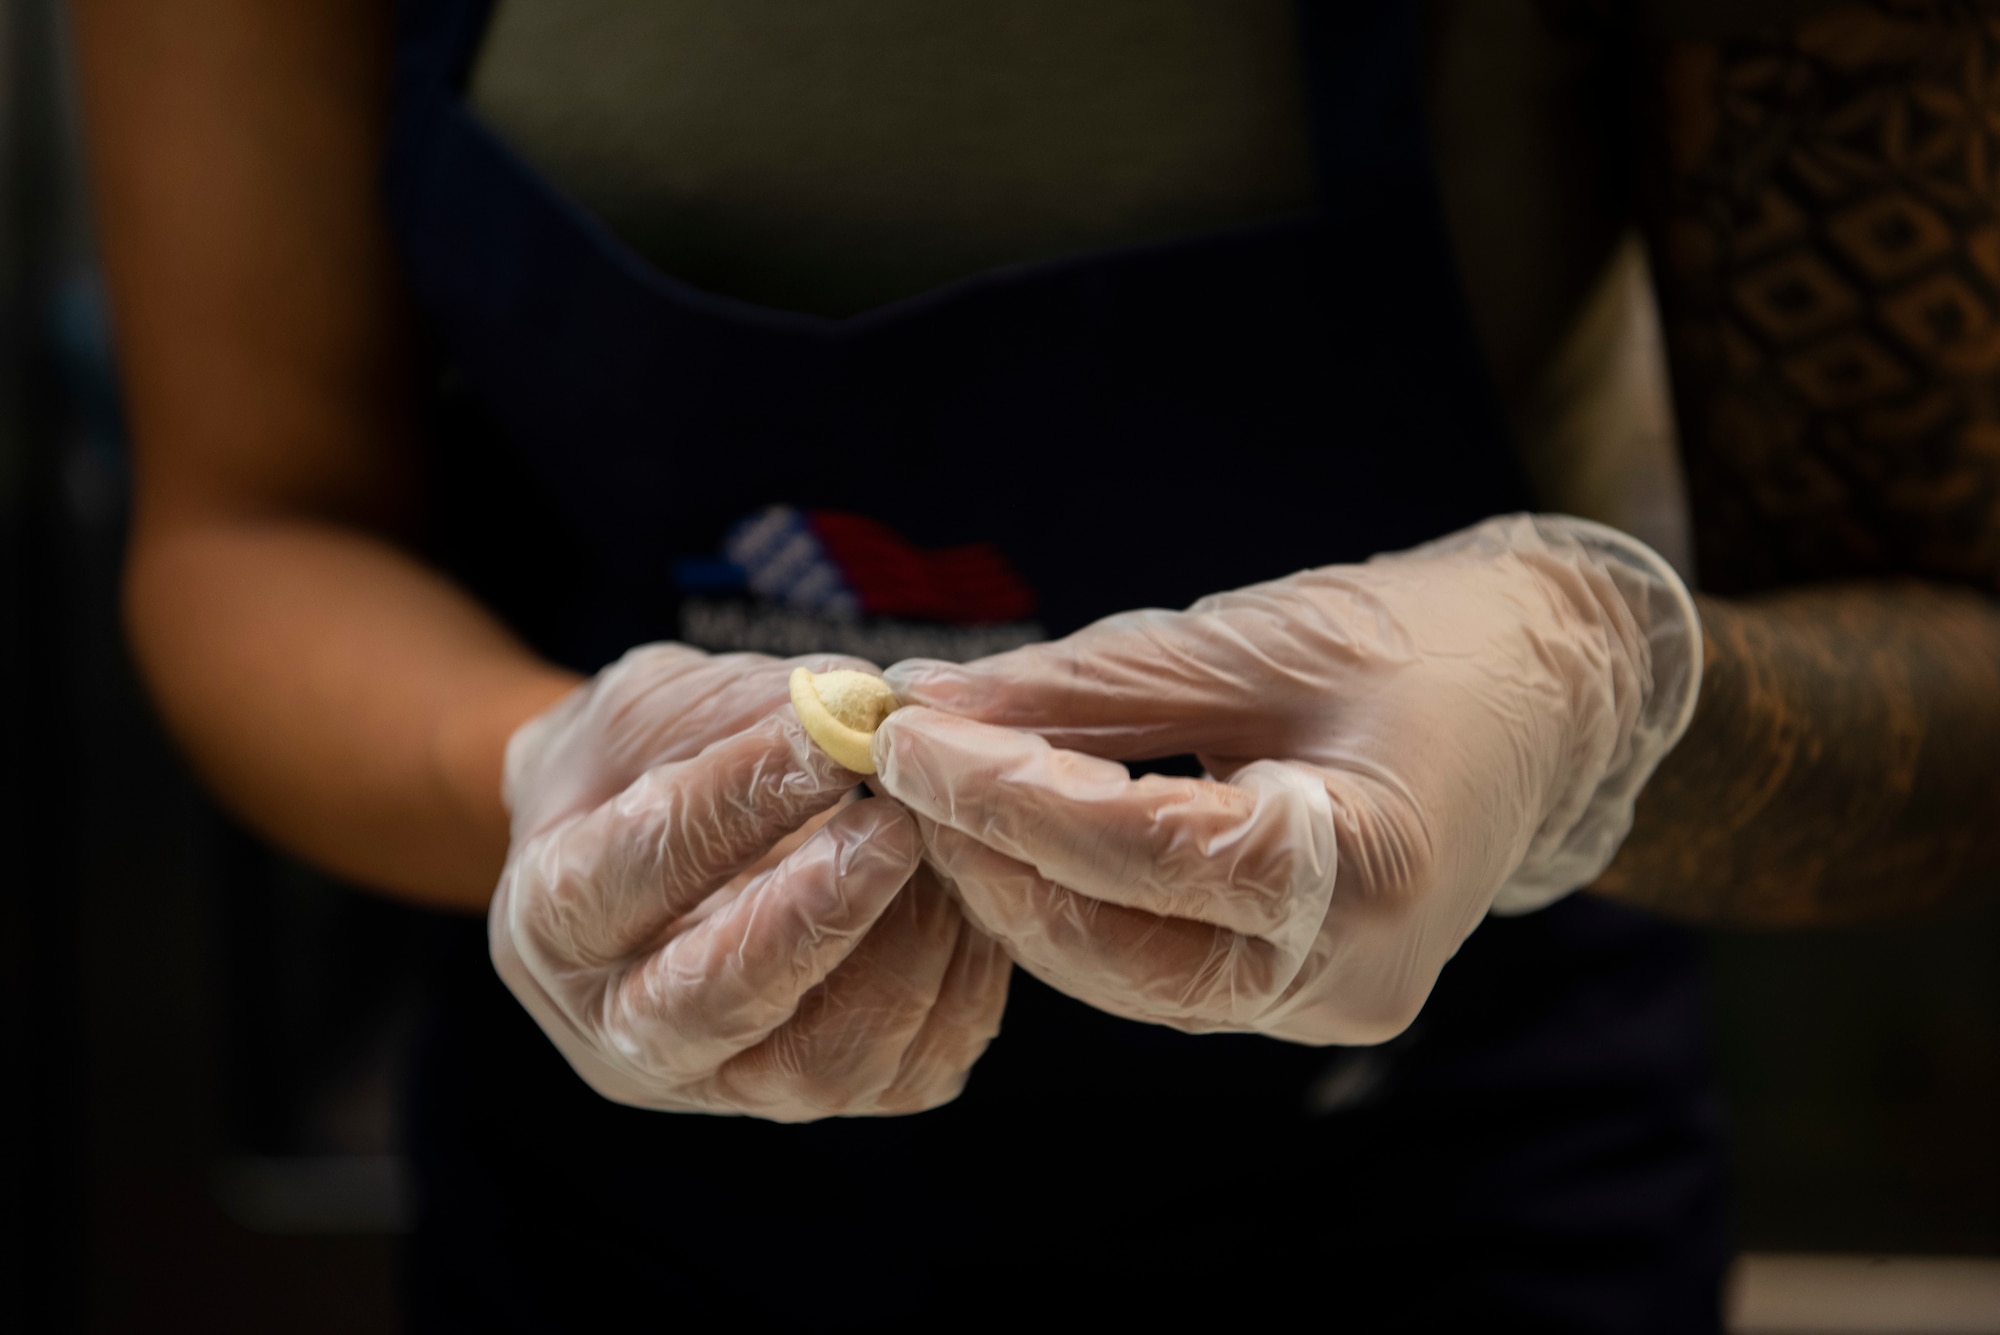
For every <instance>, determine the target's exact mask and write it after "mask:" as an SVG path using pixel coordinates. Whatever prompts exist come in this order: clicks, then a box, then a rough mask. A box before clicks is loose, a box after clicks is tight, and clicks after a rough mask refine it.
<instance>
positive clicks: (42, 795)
mask: <svg viewBox="0 0 2000 1335" xmlns="http://www.w3.org/2000/svg"><path fill="white" fill-rule="evenodd" d="M65 68H66V67H65V64H64V62H63V59H62V35H61V32H60V22H59V14H58V9H57V6H56V5H55V4H54V3H53V0H0V1145H4V1147H5V1148H4V1159H3V1160H0V1164H4V1166H3V1167H0V1183H3V1184H4V1185H0V1329H4V1330H22V1331H61V1330H84V1329H88V1330H92V1331H156V1330H169V1331H177V1330H201V1331H209V1332H217V1333H218V1335H221V1333H224V1332H233V1331H266V1330H279V1329H282V1330H286V1331H295V1332H311V1331H320V1330H325V1331H342V1332H348V1331H366V1330H382V1329H388V1328H391V1327H392V1326H393V1315H392V1310H391V1309H392V1304H393V1284H394V1266H395V1253H396V1239H397V1236H398V1234H399V1231H400V1230H401V1229H402V1227H404V1225H405V1223H406V1222H407V1213H408V1202H407V1196H406V1190H405V1185H404V1182H403V1178H402V1175H401V1167H400V1162H399V1160H398V1157H397V1153H396V1146H397V1136H396V1128H395V1124H394V1106H395V1098H394V1084H395V1081H396V1072H397V1069H398V1065H399V1062H400V1060H401V1053H402V1051H403V1046H404V1044H405V1042H406V1039H407V1037H408V1033H407V1031H408V1027H409V1023H410V1016H411V1014H412V1011H413V1007H414V1004H415V999H416V996H417V993H416V987H417V983H416V979H415V971H414V968H413V955H414V950H415V940H416V937H417V935H418V933H419V932H420V931H421V929H422V918H421V915H420V914H417V913H415V912H413V911H411V910H407V909H403V908H399V907H396V906H394V905H391V904H388V903H386V902H384V901H381V900H378V899H373V898H370V897H367V896H363V895H359V894H354V893H351V892H349V891H346V890H344V889H342V888H340V887H338V886H335V885H332V884H330V883H329V882H327V881H326V880H324V879H323V878H321V877H319V876H317V875H316V874H314V873H312V872H310V871H308V870H306V869H304V868H302V867H299V866H297V865H296V864H294V863H292V862H290V861H289V860H287V859H285V858H283V857H280V856H278V855H275V854H273V853H271V852H270V851H269V850H267V849H265V848H264V847H263V846H261V845H260V844H259V843H258V842H257V841H256V840H255V839H254V838H252V837H250V836H248V835H247V834H245V833H244V832H242V831H241V830H239V829H237V828H236V827H235V826H233V825H232V824H231V823H230V822H229V821H228V820H227V819H226V818H224V817H223V816H221V815H220V814H219V813H218V812H217V811H216V810H215V809H214V808H213V807H212V806H210V805H209V804H208V803H207V802H206V801H205V800H204V799H203V798H202V796H201V795H200V794H199V792H198V791H197V790H196V789H195V788H194V787H193V786H192V784H191V782H190V780H189V778H188V776H187V774H186V772H185V771H184V769H183V768H182V766H181V765H180V764H179V762H178V761H177V760H176V758H175V757H174V755H173V752H172V750H171V748H170V746H169V744H168V743H167V741H166V740H165V738H164V737H163V736H162V735H161V732H160V729H159V726H158V724H157V723H156V722H155V720H154V719H153V718H152V716H151V714H150V712H149V710H148V708H147V706H146V704H145V702H144V701H143V699H142V698H141V695H140V693H139V691H138V689H137V686H136V683H135V681H134V678H133V674H132V669H131V665H130V663H129V662H128V660H127V657H126V654H125V652H124V649H123V647H122V644H121V640H120V634H119V627H118V619H117V572H118V562H119V557H120V543H121V537H122V532H123V527H124V520H125V504H126V493H127V471H126V465H125V459H124V449H123V440H122V433H121V430H120V427H119V423H118V418H117V407H116V396H115V393H114V392H113V387H112V380H111V370H110V358H109V341H108V330H107V328H106V325H105V322H104V312H103V306H102V301H101V293H100V289H99V286H98V282H97V279H96V276H95V272H94V270H93V268H92V265H91V261H90V243H89V236H88V228H87V223H86V219H85V212H84V210H83V208H82V207H81V205H80V190H79V188H78V181H77V162H76V152H75V140H74V129H73V125H72V120H71V116H70V112H69V110H68V108H69V107H70V105H71V97H70V93H69V90H68V88H67V84H66V80H67V74H66V72H65ZM1710 956H1711V960H1712V965H1713V974H1714V982H1715V987H1714V1005H1715V1034H1716V1038H1717V1050H1718V1056H1719V1060H1720V1062H1721V1065H1722V1072H1723V1075H1724V1078H1725V1082H1726V1084H1727V1087H1728V1091H1729V1098H1730V1109H1731V1116H1732V1120H1733V1123H1734V1129H1735V1139H1736V1182H1737V1192H1738V1214H1739V1221H1740V1223H1739V1234H1740V1238H1741V1241H1742V1243H1743V1244H1744V1246H1745V1247H1746V1249H1751V1250H1766V1251H1769V1250H1776V1251H1835V1252H1882V1253H1912V1254H1980V1255H2000V1137H1996V1136H1995V1134H1994V1128H1996V1127H2000V907H1991V908H1985V909H1981V910H1976V911H1966V912H1960V913H1957V914H1953V915H1949V916H1945V917H1940V918H1935V919H1932V920H1929V921H1924V922H1918V923H1911V924H1906V925H1899V926H1894V927H1889V928H1877V929H1870V930H1867V931H1845V932H1813V933H1799V934H1793V935H1784V936H1780V935H1749V934H1742V935H1737V934H1730V935H1716V936H1714V937H1712V938H1711V950H1710Z"/></svg>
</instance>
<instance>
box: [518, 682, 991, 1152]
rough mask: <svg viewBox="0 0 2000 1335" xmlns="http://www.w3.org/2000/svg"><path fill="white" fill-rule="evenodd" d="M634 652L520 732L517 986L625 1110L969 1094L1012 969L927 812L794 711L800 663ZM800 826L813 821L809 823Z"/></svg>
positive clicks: (876, 1110)
mask: <svg viewBox="0 0 2000 1335" xmlns="http://www.w3.org/2000/svg"><path fill="white" fill-rule="evenodd" d="M801 663H803V664H804V665H806V666H808V667H811V668H813V669H814V670H815V671H826V670H829V669H831V668H836V667H866V666H867V665H866V664H857V663H855V662H853V661H852V660H844V659H837V658H832V657H825V656H822V657H819V658H811V659H795V660H791V661H789V662H779V661H777V660H775V659H771V658H765V657H762V656H760V655H753V654H731V655H722V656H713V657H712V656H709V655H707V654H703V653H700V652H699V651H697V650H693V649H689V648H686V647H683V646H680V645H654V646H649V647H647V648H643V649H636V650H634V651H632V652H631V653H629V654H627V655H626V656H625V657H624V658H623V659H621V660H619V661H618V662H617V663H616V664H613V665H612V666H611V667H609V668H606V669H605V670H604V671H603V672H602V673H600V674H599V675H598V676H597V677H596V678H595V679H593V680H592V681H590V682H588V683H586V684H584V685H583V686H581V687H579V688H578V689H577V690H576V691H574V692H573V693H571V694H570V695H569V696H568V697H566V698H565V699H563V700H562V701H561V702H559V703H558V704H557V705H556V706H555V707H554V708H552V709H551V710H549V711H548V712H547V713H545V714H543V715H541V716H540V717H538V718H536V719H533V720H531V721H530V722H528V723H527V724H525V725H523V726H522V727H521V728H520V729H519V731H517V732H516V733H515V735H514V737H513V739H512V740H511V741H510V743H509V745H508V748H507V771H506V799H507V804H508V810H509V811H510V813H511V814H512V818H513V847H512V849H511V850H510V852H509V854H508V858H507V866H506V870H505V871H504V872H503V873H502V875H501V879H500V887H499V889H498V891H497V892H496V893H495V895H494V898H493V905H492V910H491V912H490V914H489V917H488V937H489V942H490V945H491V949H492V955H493V963H494V966H495V968H497V969H498V971H499V973H500V977H501V978H502V979H503V980H505V982H506V984H507V986H508V987H509V988H510V989H511V990H512V991H513V993H514V995H515V996H516V997H517V998H518V999H519V1000H520V1002H521V1004H522V1005H523V1006H525V1007H526V1008H527V1009H528V1011H529V1013H530V1014H532V1015H533V1016H534V1017H535V1020H536V1022H537V1023H538V1024H540V1025H541V1027H542V1029H543V1030H544V1031H545V1032H546V1033H547V1034H548V1035H549V1037H550V1038H551V1039H552V1040H554V1042H555V1044H556V1046H557V1047H558V1048H560V1049H561V1050H562V1053H563V1055H564V1056H565V1057H567V1058H568V1059H569V1062H570V1064H571V1065H572V1066H573V1067H575V1068H576V1071H577V1073H578V1074H579V1075H581V1076H582V1077H583V1078H584V1079H585V1080H586V1081H588V1082H589V1084H590V1085H591V1087H592V1088H593V1089H595V1090H597V1092H598V1093H600V1094H603V1095H604V1096H605V1097H606V1098H610V1099H614V1100H616V1101H618V1102H620V1103H629V1104H635V1105H638V1106H641V1107H647V1108H662V1109H672V1110H676V1111H700V1112H724V1113H749V1114H753V1115H755V1116H759V1117H768V1118H771V1119H774V1120H778V1121H803V1120H807V1119H811V1118H816V1117H825V1116H831V1115H836V1114H849V1115H854V1114H891V1113H903V1112H915V1111H918V1110H920V1109H924V1108H930V1107H935V1106H936V1105H938V1104H941V1103H945V1102H948V1101H949V1100H950V1099H952V1098H953V1097H955V1096H956V1095H957V1093H958V1092H959V1090H960V1089H961V1088H962V1087H963V1086H964V1082H965V1076H966V1072H967V1071H968V1070H969V1069H970V1068H971V1066H972V1063H973V1062H974V1061H975V1060H977V1058H978V1057H979V1054H980V1053H981V1051H983V1050H984V1049H985V1047H986V1043H987V1041H988V1040H989V1039H991V1038H992V1036H993V1035H994V1033H995V1032H996V1031H997V1030H998V1028H999V1020H1000V1011H1001V1008H1002V1007H1003V1005H1004V1004H1005V1001H1006V995H1007V977H1008V972H1009V969H1010V968H1011V966H1010V965H1009V964H1008V962H1007V958H1006V956H1005V955H1004V954H1002V953H1001V952H1000V950H999V949H998V948H997V946H995V944H994V943H993V941H992V940H991V939H990V938H988V937H986V936H985V935H983V934H982V933H980V932H979V931H977V930H976V929H974V928H972V927H971V926H970V925H969V924H968V923H967V922H966V921H965V920H964V918H963V916H962V915H961V914H960V912H959V910H958V908H957V906H956V905H955V904H954V903H953V902H952V901H951V899H950V898H949V897H948V896H947V895H945V894H944V893H943V892H942V890H941V889H940V888H939V886H938V884H937V882H936V880H935V878H934V877H933V876H932V875H931V874H930V873H929V871H928V870H927V869H924V868H922V867H921V866H920V863H919V857H920V853H921V849H920V846H919V844H918V839H917V832H916V827H915V825H914V823H913V822H912V821H911V819H910V817H909V816H908V815H907V814H906V813H905V812H904V811H903V810H902V809H901V808H900V807H898V806H897V805H896V804H895V803H893V802H889V801H885V800H883V799H881V798H873V799H867V800H857V801H845V802H844V801H843V799H846V798H847V797H849V795H850V794H852V793H853V791H854V788H855V783H856V780H855V776H854V775H853V774H851V773H849V772H848V771H846V770H844V769H842V768H841V767H840V766H838V765H836V764H834V763H833V762H832V761H831V760H829V759H828V758H827V757H826V756H825V755H824V754H823V753H821V752H820V751H819V749H818V748H817V747H815V746H814V745H813V744H812V743H811V742H810V741H809V740H807V738H806V736H805V733H804V731H803V730H802V729H801V728H800V726H799V723H798V720H797V718H796V717H795V716H794V715H793V714H792V711H791V707H790V705H789V704H788V703H787V699H788V697H787V691H786V681H787V679H788V677H789V675H790V672H791V669H792V668H793V667H794V666H797V665H798V664H801ZM809 823H810V824H811V825H813V826H816V827H817V828H809Z"/></svg>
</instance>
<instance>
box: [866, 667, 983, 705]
mask: <svg viewBox="0 0 2000 1335" xmlns="http://www.w3.org/2000/svg"><path fill="white" fill-rule="evenodd" d="M964 679H965V668H964V667H963V666H962V665H960V664H958V663H947V662H945V661H944V660H943V659H938V658H906V659H904V660H903V661H902V662H900V663H896V664H893V665H892V666H890V667H889V669H888V670H887V671H885V672H883V674H882V680H884V681H886V682H888V683H889V689H890V690H892V691H894V692H895V693H896V698H897V699H898V700H901V701H902V702H903V703H905V704H912V705H919V704H935V703H937V702H938V701H940V700H944V699H949V698H950V697H951V696H952V695H953V694H954V693H955V692H956V691H957V689H958V688H959V687H960V686H961V685H962V684H963V682H964Z"/></svg>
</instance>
